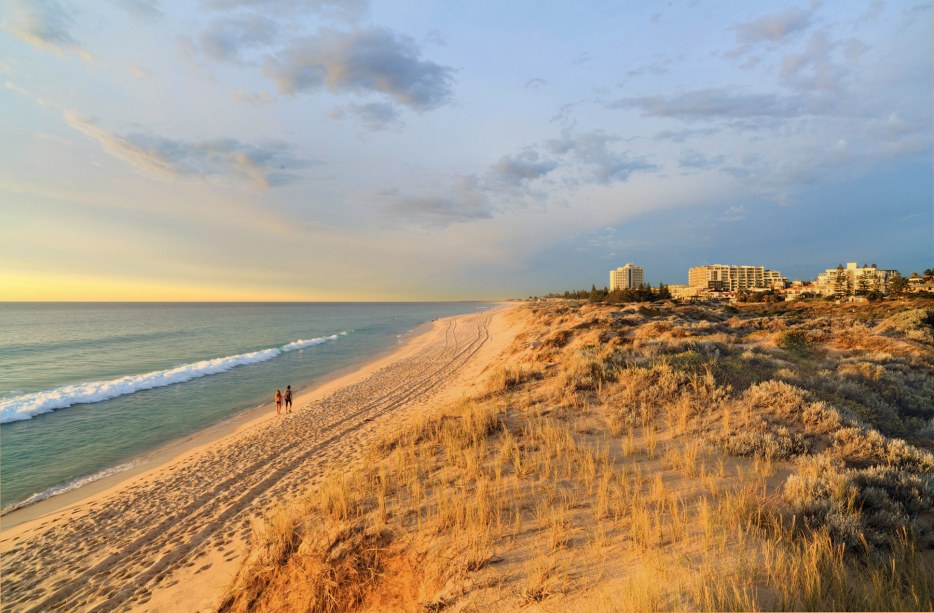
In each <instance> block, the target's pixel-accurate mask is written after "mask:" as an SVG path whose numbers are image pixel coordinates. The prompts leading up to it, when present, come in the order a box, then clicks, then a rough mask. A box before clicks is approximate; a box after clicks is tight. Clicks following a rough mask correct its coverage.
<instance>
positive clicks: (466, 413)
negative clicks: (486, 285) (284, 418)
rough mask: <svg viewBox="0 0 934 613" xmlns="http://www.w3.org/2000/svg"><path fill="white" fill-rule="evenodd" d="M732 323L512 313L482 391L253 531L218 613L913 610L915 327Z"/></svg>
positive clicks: (678, 313)
mask: <svg viewBox="0 0 934 613" xmlns="http://www.w3.org/2000/svg"><path fill="white" fill-rule="evenodd" d="M821 308H823V307H821ZM873 308H874V309H878V307H877V306H874V307H873ZM751 311H752V312H741V313H739V314H733V315H732V316H730V315H729V314H727V313H724V312H721V311H718V310H716V309H707V308H704V307H676V306H668V307H659V308H657V309H647V310H639V307H624V308H621V309H620V308H613V307H602V306H599V305H583V306H574V305H567V304H563V303H558V304H554V305H546V306H530V307H529V308H528V312H527V319H528V321H529V322H530V326H529V328H528V329H527V331H526V332H525V333H524V335H520V338H522V342H521V343H517V345H516V346H514V347H513V349H512V350H511V351H510V352H508V353H507V355H505V356H503V359H502V360H501V361H500V362H499V363H498V365H497V366H496V368H494V369H493V370H492V371H491V373H490V375H489V378H488V380H487V388H486V389H485V390H482V391H481V392H480V393H479V394H478V395H477V396H476V397H475V398H470V399H464V400H463V401H461V402H459V403H455V404H454V405H452V406H449V407H447V408H446V409H445V410H444V411H442V412H440V413H438V414H430V415H426V416H423V417H422V418H421V419H420V420H418V421H416V422H414V423H413V424H411V425H410V426H409V427H408V428H406V429H404V431H403V432H402V433H401V434H400V435H398V436H396V437H394V438H392V439H389V440H385V441H383V442H382V443H380V444H379V445H377V446H376V447H375V448H374V450H373V451H372V452H371V453H370V454H369V455H368V456H367V457H368V463H367V465H366V466H359V467H356V468H353V469H351V470H346V471H344V472H338V473H332V474H329V475H327V476H326V477H325V478H324V479H323V480H322V481H321V483H320V484H319V485H318V486H317V487H316V488H315V489H314V490H313V491H311V492H309V494H308V495H307V496H306V497H305V498H303V499H302V500H299V501H296V502H295V503H294V504H292V505H291V506H289V507H287V508H284V509H282V510H281V511H279V512H277V513H276V514H273V515H272V516H270V517H269V518H267V520H266V522H265V524H264V527H263V528H262V529H261V530H259V531H258V532H257V534H256V535H255V537H254V545H253V552H252V554H251V556H250V559H249V560H248V561H247V562H246V563H245V565H244V567H243V569H242V570H241V573H240V575H239V577H238V579H237V581H236V582H235V583H234V585H233V586H232V587H231V591H230V595H229V597H228V598H227V600H225V602H224V604H223V606H222V609H224V610H257V609H259V610H305V611H331V610H353V609H357V610H366V609H369V610H384V609H396V610H400V609H401V610H415V609H420V608H421V609H428V610H439V609H442V608H443V609H451V610H464V609H481V608H491V607H492V608H494V609H517V608H522V607H526V606H530V605H536V606H537V605H538V604H539V603H552V604H553V606H554V607H556V608H562V609H573V610H583V611H597V610H601V611H602V610H607V611H610V610H612V611H619V610H640V611H653V610H765V609H857V610H859V609H864V610H865V609H873V610H887V609H895V610H904V609H910V610H924V609H928V610H929V609H931V608H932V607H934V579H932V577H934V572H932V568H931V565H930V563H929V562H926V561H925V558H924V555H923V547H924V546H925V544H926V542H927V539H930V538H931V537H930V534H931V532H930V531H931V527H930V526H929V525H928V524H927V523H926V522H927V521H928V520H929V518H931V517H932V511H934V476H932V475H934V459H932V456H931V454H930V448H931V445H932V444H934V439H932V438H931V437H928V438H924V437H925V436H926V435H925V434H924V432H926V430H925V428H927V427H928V425H929V424H930V423H934V422H932V421H930V420H932V419H934V415H930V414H928V413H924V411H923V410H922V409H923V407H924V406H925V402H926V401H927V399H929V400H932V404H930V405H926V406H927V407H928V409H929V413H930V411H931V410H934V409H931V407H932V406H934V388H931V389H930V391H929V388H928V387H926V384H922V385H914V383H913V382H917V381H921V380H922V377H921V375H922V374H927V375H929V376H932V379H934V359H932V356H931V354H930V352H928V353H924V351H922V350H919V347H920V346H926V345H924V342H925V340H924V338H922V337H923V334H921V332H924V329H921V332H918V330H919V328H918V326H924V325H927V324H926V323H925V322H926V321H927V319H925V318H924V317H921V316H918V315H914V314H912V315H905V316H904V317H902V318H896V319H892V317H894V315H893V314H891V313H888V314H886V313H885V312H884V311H879V310H873V311H872V315H871V317H872V318H875V319H876V320H878V321H880V322H882V323H878V324H874V323H872V322H871V321H869V322H868V323H867V322H866V321H863V320H859V321H856V320H855V319H854V322H855V323H859V325H858V326H857V325H855V323H854V325H849V326H842V325H840V324H839V322H838V323H835V324H834V326H835V327H833V328H830V327H829V326H827V324H826V322H825V321H824V319H823V317H824V315H823V312H821V313H820V314H818V315H815V316H812V317H811V318H810V319H807V318H806V317H804V316H802V314H801V313H800V312H798V311H795V312H789V313H787V314H781V315H774V314H772V315H765V316H760V315H759V314H758V313H757V312H755V311H754V309H751ZM834 315H835V317H836V319H837V320H839V319H840V315H839V313H836V312H834ZM867 317H869V316H868V315H867ZM786 319H787V321H786ZM802 322H804V323H802ZM900 326H901V327H900ZM541 330H548V331H549V332H547V333H545V334H541V335H540V336H535V335H536V334H537V333H539V332H540V331H541ZM840 330H843V331H844V332H843V333H845V334H851V333H852V334H853V335H856V336H852V338H858V342H855V345H854V343H853V342H850V345H853V346H859V347H865V345H866V343H869V342H870V341H871V340H872V338H875V336H874V335H877V336H878V335H884V340H885V343H886V345H885V346H886V348H887V350H888V351H889V352H890V353H886V354H885V355H884V356H879V357H871V356H867V354H865V353H864V354H863V355H862V356H861V357H859V358H858V359H857V358H855V357H853V356H849V355H847V354H846V353H845V352H844V353H840V351H841V350H840V349H839V347H841V346H844V345H847V343H844V342H842V341H841V339H840V338H839V336H838V335H839V334H842V333H841V332H839V331H840ZM912 331H914V332H912ZM536 338H538V339H540V341H541V342H540V343H531V342H529V339H536ZM795 339H797V340H795ZM776 341H778V344H779V345H784V346H785V348H784V349H783V348H782V347H780V346H776ZM792 341H794V342H792ZM798 341H801V343H802V344H803V346H799V345H796V344H795V343H797V342H798ZM831 347H833V348H834V349H833V350H832V351H831V350H830V348H831ZM891 351H896V352H898V351H901V352H902V353H900V354H898V356H899V357H897V359H896V358H893V357H892V356H893V355H895V354H893V353H891ZM919 351H920V353H919ZM769 352H774V353H769ZM773 355H774V356H776V357H770V356H773ZM783 355H784V356H785V357H781V356H783ZM740 356H745V357H740ZM786 358H787V359H786ZM744 364H745V365H744ZM776 365H780V366H781V368H778V366H776ZM893 365H894V366H893ZM778 371H781V373H782V379H781V380H778V379H775V378H771V377H774V373H775V372H778ZM812 371H813V372H820V373H821V375H820V377H822V378H823V379H822V382H821V383H819V384H818V383H816V382H815V379H814V378H812V375H810V374H808V373H810V372H812ZM762 373H766V375H764V376H763V374H762ZM853 381H860V382H862V383H859V385H863V384H864V383H865V384H867V385H868V384H873V385H888V387H887V388H886V389H887V390H888V391H887V392H886V394H887V396H886V398H885V403H886V406H888V407H889V409H890V411H891V415H890V418H889V419H890V420H891V421H892V424H889V426H886V427H881V426H880V425H879V424H878V423H876V422H873V421H870V422H866V421H863V420H862V418H861V416H860V415H861V414H860V410H859V407H857V406H856V405H854V404H852V402H850V401H847V402H844V403H841V402H838V401H836V400H835V398H837V397H836V396H834V394H837V393H839V392H840V390H843V389H844V388H845V385H850V384H853ZM847 382H849V383H847ZM899 382H901V383H899ZM828 390H834V391H833V393H830V392H828ZM906 390H909V391H906ZM865 402H868V403H871V402H875V401H874V400H871V399H870V400H866V401H865ZM880 402H881V401H880ZM859 406H863V407H865V408H866V410H867V411H869V410H870V409H872V407H870V406H869V405H868V404H860V405H859ZM873 406H875V405H873ZM918 407H922V409H919V408H918ZM912 411H914V413H913V412H912ZM891 416H894V417H891ZM914 419H917V420H920V423H921V424H922V425H921V426H920V427H918V428H917V429H916V430H915V435H914V437H913V438H911V440H906V439H905V438H902V437H899V436H897V432H898V431H899V430H898V428H905V427H906V426H907V425H908V424H914V423H916V422H914V421H912V420H914ZM896 422H897V423H896ZM932 430H934V427H932ZM932 434H934V433H932ZM549 606H551V605H549Z"/></svg>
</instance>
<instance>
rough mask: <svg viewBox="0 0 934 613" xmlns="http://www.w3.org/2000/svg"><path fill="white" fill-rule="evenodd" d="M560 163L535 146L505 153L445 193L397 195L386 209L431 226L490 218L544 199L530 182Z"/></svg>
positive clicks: (460, 179)
mask: <svg viewBox="0 0 934 613" xmlns="http://www.w3.org/2000/svg"><path fill="white" fill-rule="evenodd" d="M558 166H559V164H558V162H556V161H554V160H546V159H542V158H541V156H540V155H539V153H538V152H536V151H534V150H531V149H530V150H526V151H523V152H521V153H519V154H516V155H504V156H502V157H501V158H500V159H499V160H498V161H497V162H496V163H494V164H492V165H491V166H490V167H489V168H488V169H487V171H486V173H484V174H482V175H481V176H479V177H478V176H477V175H468V176H462V177H460V178H458V180H457V181H456V182H455V184H454V186H453V187H452V188H451V189H448V190H446V191H445V192H444V193H443V194H431V195H421V196H415V197H398V198H394V200H393V202H392V204H390V205H389V206H388V207H387V208H386V211H387V212H388V213H389V214H391V215H393V216H397V217H401V218H403V219H404V220H406V221H411V222H414V223H416V224H418V225H423V226H429V227H446V226H449V225H451V224H454V223H467V222H471V221H476V220H478V219H490V218H492V217H493V216H494V215H495V214H496V213H498V212H502V211H506V210H510V209H516V208H521V207H525V206H527V205H528V204H529V203H530V202H533V201H535V200H536V199H540V198H541V195H540V194H537V193H536V192H534V191H533V190H532V189H531V187H530V183H531V182H533V181H536V180H538V179H541V178H542V177H544V176H546V175H547V174H548V173H550V172H552V171H554V170H555V169H556V168H558ZM392 193H393V194H395V193H396V192H392Z"/></svg>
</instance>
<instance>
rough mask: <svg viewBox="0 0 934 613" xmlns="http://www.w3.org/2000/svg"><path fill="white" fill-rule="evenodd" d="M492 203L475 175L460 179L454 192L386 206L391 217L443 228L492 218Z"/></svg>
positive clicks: (400, 201)
mask: <svg viewBox="0 0 934 613" xmlns="http://www.w3.org/2000/svg"><path fill="white" fill-rule="evenodd" d="M493 209H494V207H493V204H492V203H491V202H490V199H489V198H488V197H487V196H486V194H484V193H483V190H482V188H481V186H480V182H479V181H478V179H477V178H476V177H475V176H472V175H471V176H467V177H461V179H460V180H459V181H458V182H457V184H456V185H455V186H454V188H453V189H451V190H450V191H449V192H448V193H446V194H445V195H443V196H440V195H432V196H418V197H411V198H398V199H396V200H395V201H394V202H392V203H391V204H390V205H389V206H388V207H386V209H385V212H386V213H387V214H389V215H390V216H393V217H396V216H400V217H403V218H405V219H406V220H414V221H415V222H416V223H418V224H420V225H423V226H428V227H434V228H444V227H447V226H449V225H451V224H455V223H466V222H471V221H477V220H480V219H491V218H492V217H493Z"/></svg>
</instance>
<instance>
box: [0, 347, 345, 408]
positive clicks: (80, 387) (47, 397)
mask: <svg viewBox="0 0 934 613" xmlns="http://www.w3.org/2000/svg"><path fill="white" fill-rule="evenodd" d="M348 332H349V331H346V330H345V331H343V332H338V333H337V334H332V335H330V336H321V337H318V338H311V339H298V340H296V341H292V342H291V343H286V344H285V345H283V346H281V347H270V348H269V349H261V350H260V351H252V352H250V353H240V354H237V355H230V356H227V357H223V358H213V359H210V360H201V361H200V362H192V363H191V364H182V365H181V366H176V367H175V368H170V369H168V370H157V371H154V372H147V373H143V374H139V375H128V376H126V377H120V378H119V379H110V380H107V381H90V382H86V383H74V384H71V385H62V386H59V387H55V388H52V389H49V390H45V391H42V392H35V393H31V394H21V395H19V396H14V397H12V398H6V399H3V400H0V424H5V423H9V422H11V421H22V420H24V419H32V418H33V416H35V415H40V414H42V413H49V412H51V411H55V410H57V409H64V408H67V407H70V406H72V405H75V404H90V403H94V402H101V401H104V400H110V399H111V398H116V397H118V396H125V395H127V394H133V393H136V392H139V391H142V390H148V389H152V388H154V387H165V386H167V385H174V384H176V383H184V382H185V381H191V380H192V379H197V378H199V377H206V376H208V375H215V374H217V373H222V372H226V371H228V370H230V369H231V368H235V367H237V366H245V365H247V364H256V363H257V362H265V361H267V360H271V359H273V358H275V357H277V356H279V355H281V354H283V353H286V352H289V351H296V350H298V349H304V348H305V347H312V346H314V345H320V344H322V343H326V342H328V341H335V340H337V339H338V338H339V337H341V336H345V335H346V334H347V333H348Z"/></svg>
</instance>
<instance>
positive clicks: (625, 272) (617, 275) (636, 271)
mask: <svg viewBox="0 0 934 613" xmlns="http://www.w3.org/2000/svg"><path fill="white" fill-rule="evenodd" d="M644 282H645V273H644V271H643V270H642V267H641V266H635V265H633V264H632V263H631V262H630V263H627V264H626V265H625V266H620V267H619V268H617V269H616V270H611V271H610V291H611V292H612V291H614V290H618V289H631V288H634V287H639V286H640V285H642V284H643V283H644Z"/></svg>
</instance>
